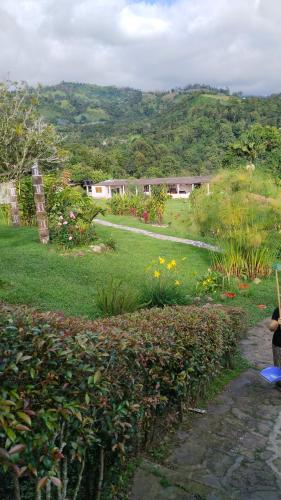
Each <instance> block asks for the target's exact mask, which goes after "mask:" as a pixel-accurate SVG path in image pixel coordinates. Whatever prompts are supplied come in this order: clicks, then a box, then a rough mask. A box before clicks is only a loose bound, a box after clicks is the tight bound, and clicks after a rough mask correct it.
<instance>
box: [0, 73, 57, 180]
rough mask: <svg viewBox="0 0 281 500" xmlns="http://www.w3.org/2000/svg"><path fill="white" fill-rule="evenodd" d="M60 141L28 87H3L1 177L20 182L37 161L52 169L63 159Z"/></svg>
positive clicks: (0, 95)
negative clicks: (41, 115)
mask: <svg viewBox="0 0 281 500" xmlns="http://www.w3.org/2000/svg"><path fill="white" fill-rule="evenodd" d="M60 142H61V139H60V138H59V136H58V135H57V133H56V131H55V128H54V127H53V126H52V125H49V124H47V123H45V122H44V120H43V119H42V118H41V117H40V116H39V113H38V95H37V93H36V92H35V91H31V90H30V89H29V88H28V87H27V85H26V84H19V83H11V82H7V83H2V84H0V175H1V176H2V177H5V178H6V179H8V180H18V179H19V178H20V177H21V176H22V175H24V174H25V173H27V172H31V167H32V165H33V164H34V162H35V161H36V160H37V161H38V162H40V165H41V166H43V167H44V166H45V167H47V168H50V166H51V165H53V166H54V165H56V166H57V165H58V164H59V162H60V161H61V160H62V154H60V151H59V144H60Z"/></svg>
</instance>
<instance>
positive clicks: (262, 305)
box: [257, 304, 267, 309]
mask: <svg viewBox="0 0 281 500" xmlns="http://www.w3.org/2000/svg"><path fill="white" fill-rule="evenodd" d="M257 307H258V308H259V309H266V308H267V306H266V305H265V304H258V305H257Z"/></svg>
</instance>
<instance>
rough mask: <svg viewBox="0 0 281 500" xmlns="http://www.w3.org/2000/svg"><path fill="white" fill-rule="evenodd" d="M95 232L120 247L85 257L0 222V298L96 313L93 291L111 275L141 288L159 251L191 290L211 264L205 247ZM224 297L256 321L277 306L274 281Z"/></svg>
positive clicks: (90, 314) (27, 230) (106, 230)
mask: <svg viewBox="0 0 281 500" xmlns="http://www.w3.org/2000/svg"><path fill="white" fill-rule="evenodd" d="M97 232H98V236H99V237H100V238H102V239H106V238H108V237H109V236H111V235H112V236H113V237H114V239H115V240H116V242H117V251H116V252H112V253H107V254H103V255H97V254H92V253H86V254H85V256H83V257H78V256H75V255H63V252H61V251H58V250H56V249H55V248H54V247H51V246H48V247H45V246H42V245H39V244H38V242H37V231H36V229H33V228H21V229H13V228H9V227H6V226H0V279H1V280H2V281H3V282H4V286H3V283H2V285H1V281H0V300H1V299H2V300H5V301H6V302H11V303H24V304H31V305H34V306H36V307H38V308H40V309H43V310H48V309H51V310H60V311H63V312H65V313H66V314H68V315H84V316H87V317H95V315H96V311H95V307H94V294H95V291H96V289H97V286H98V285H101V284H103V283H104V282H105V281H106V279H107V278H108V277H109V276H113V277H116V278H119V279H120V278H121V279H123V280H124V281H125V282H126V283H127V284H128V286H130V287H132V288H139V287H140V286H141V284H142V283H143V280H144V279H145V271H144V270H145V268H146V267H147V265H148V264H149V263H150V262H151V261H152V260H153V259H157V258H158V256H159V255H161V256H164V257H165V258H167V259H171V258H174V259H176V260H177V262H178V267H179V270H180V271H181V272H180V277H181V279H182V280H183V281H184V282H185V283H186V284H187V285H188V286H189V287H190V289H191V288H192V286H193V284H194V280H195V276H194V273H197V275H200V274H203V273H205V272H206V271H207V268H208V266H209V265H210V255H209V253H208V252H206V251H205V250H200V249H197V248H192V247H189V246H185V245H181V244H176V243H171V242H163V241H157V240H153V239H150V238H147V237H144V236H141V235H136V234H133V233H128V232H125V231H120V230H116V229H112V230H110V229H109V228H104V227H98V228H97ZM183 257H186V259H185V260H184V261H182V260H181V259H182V258H183ZM216 300H217V301H220V300H221V299H220V297H218V298H217V299H216ZM225 302H226V303H228V304H231V305H233V306H236V305H237V306H241V307H243V308H244V309H245V310H246V311H247V312H248V315H249V318H250V322H251V324H254V323H256V322H257V321H259V320H260V319H262V318H264V317H267V316H269V314H270V313H271V310H272V308H273V307H274V305H275V289H274V280H273V278H270V279H268V280H264V281H262V283H261V284H259V285H254V284H251V285H250V291H249V292H248V291H247V293H246V294H244V295H243V294H238V295H237V297H236V298H235V299H226V300H225ZM261 303H262V304H265V305H267V309H265V310H260V309H259V308H258V307H257V305H258V304H261Z"/></svg>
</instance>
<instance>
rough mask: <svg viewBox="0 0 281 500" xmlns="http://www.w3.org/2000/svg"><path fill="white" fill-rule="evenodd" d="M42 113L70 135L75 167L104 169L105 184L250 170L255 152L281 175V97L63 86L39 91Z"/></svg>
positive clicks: (188, 89)
mask: <svg viewBox="0 0 281 500" xmlns="http://www.w3.org/2000/svg"><path fill="white" fill-rule="evenodd" d="M40 110H41V112H42V114H43V116H44V117H45V118H46V119H47V120H49V121H50V122H51V123H52V124H54V125H55V126H56V127H57V129H58V130H59V131H61V132H62V133H63V134H65V135H67V142H66V145H65V147H66V148H67V150H68V152H69V161H70V164H71V165H75V164H80V165H82V166H83V167H85V169H86V168H88V167H89V166H90V167H91V168H92V169H93V170H99V169H100V170H102V171H103V172H104V173H105V174H106V175H107V178H118V177H119V178H122V177H130V176H134V177H141V176H146V177H148V176H151V177H161V176H168V175H176V174H178V175H180V174H186V173H190V174H192V173H193V174H204V173H213V172H216V171H217V170H218V169H219V168H220V167H222V166H227V167H231V166H235V165H237V164H238V165H241V164H245V162H246V161H247V159H248V158H251V155H252V153H251V151H252V152H253V153H254V158H255V163H256V165H257V166H259V165H261V166H262V167H263V168H264V169H267V170H268V169H270V170H273V171H275V172H276V173H277V175H280V148H279V146H278V144H279V143H280V130H279V128H280V126H281V121H280V116H281V97H280V95H272V96H269V97H267V98H259V97H244V98H243V97H242V96H241V95H239V94H237V95H233V96H231V95H229V92H226V91H225V90H222V89H214V88H210V87H208V86H207V87H202V86H198V85H196V86H193V87H190V86H189V87H186V88H185V89H172V90H171V91H168V92H141V91H139V90H134V89H129V88H121V89H119V88H116V87H100V86H97V85H87V84H75V83H66V82H63V83H61V84H60V85H56V86H51V87H43V88H42V89H41V92H40ZM256 146H257V147H256ZM245 147H246V149H244V148H245Z"/></svg>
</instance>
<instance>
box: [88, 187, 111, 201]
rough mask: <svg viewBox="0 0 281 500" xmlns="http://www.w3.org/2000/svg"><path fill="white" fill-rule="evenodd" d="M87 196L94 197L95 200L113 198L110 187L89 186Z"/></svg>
mask: <svg viewBox="0 0 281 500" xmlns="http://www.w3.org/2000/svg"><path fill="white" fill-rule="evenodd" d="M86 190H87V195H88V196H92V197H93V198H96V199H100V198H106V199H108V198H111V189H110V186H87V187H86Z"/></svg>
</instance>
